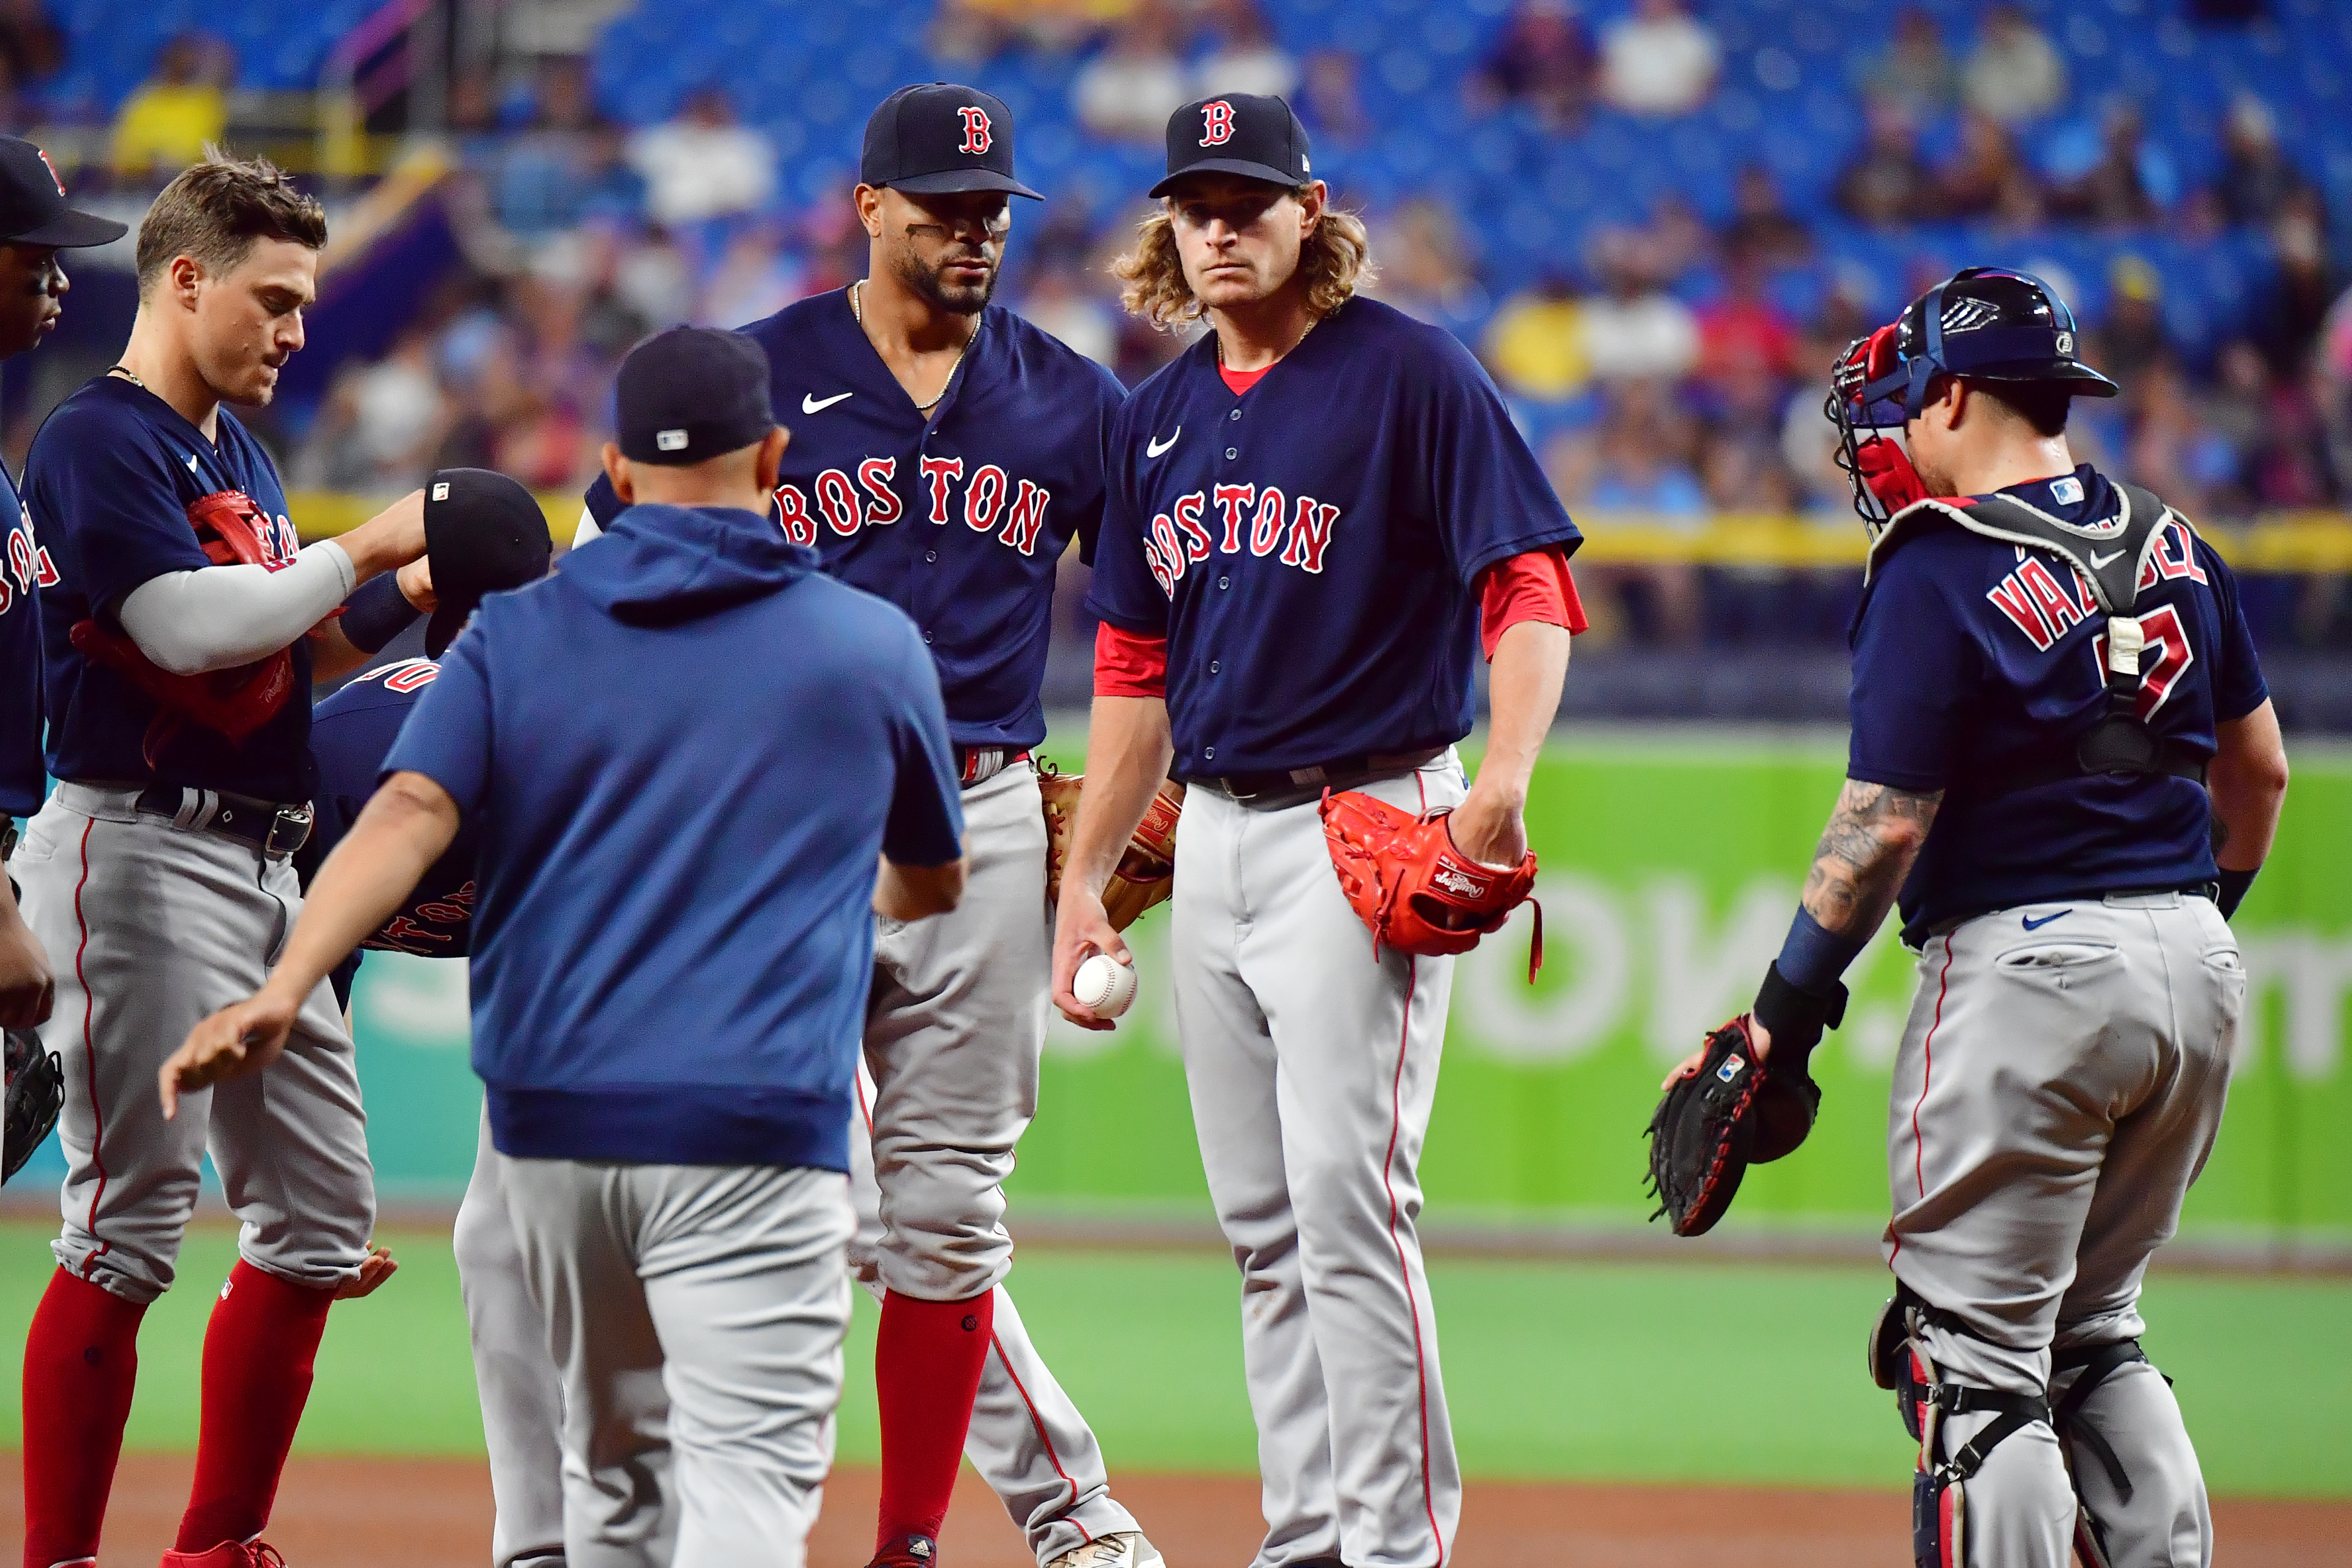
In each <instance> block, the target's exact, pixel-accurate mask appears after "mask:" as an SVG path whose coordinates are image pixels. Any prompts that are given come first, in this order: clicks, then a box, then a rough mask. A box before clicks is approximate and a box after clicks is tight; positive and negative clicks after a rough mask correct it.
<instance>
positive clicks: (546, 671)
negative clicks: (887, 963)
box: [163, 328, 964, 1568]
mask: <svg viewBox="0 0 2352 1568" xmlns="http://www.w3.org/2000/svg"><path fill="white" fill-rule="evenodd" d="M768 384H769V374H768V367H767V363H766V361H765V358H764V356H763V355H762V354H761V351H760V349H759V347H758V345H757V344H755V343H753V342H750V341H749V340H748V339H745V338H743V337H741V336H740V335H739V334H736V333H732V332H720V331H710V330H708V329H698V328H678V329H676V330H674V331H667V332H664V333H661V334H659V335H657V336H656V337H654V338H651V339H649V340H647V341H646V342H644V343H641V344H639V345H638V346H637V348H636V349H635V350H634V351H633V352H632V353H630V355H629V357H628V359H627V360H626V361H625V363H623V365H622V367H621V372H620V375H619V378H618V382H617V386H616V402H617V405H618V424H619V442H618V444H617V446H608V447H606V448H605V453H604V465H605V469H606V472H607V474H608V475H609V476H610V478H611V479H612V481H613V487H614V491H615V493H616V494H617V495H618V496H620V497H621V498H622V500H624V501H625V502H627V503H629V504H628V505H627V506H626V508H625V510H623V511H622V512H621V513H620V514H619V516H618V519H617V521H615V523H614V528H613V530H612V533H611V536H610V538H608V539H607V540H605V541H604V542H602V543H600V544H599V545H598V546H597V547H596V548H595V549H593V550H588V551H583V552H580V553H578V554H576V555H574V556H573V557H572V558H571V559H569V560H568V561H567V562H566V563H565V564H564V569H563V570H562V573H560V574H556V575H554V576H552V577H550V578H548V579H546V580H545V581H543V582H541V583H539V584H534V585H532V586H530V587H528V588H525V589H522V590H520V591H519V592H516V593H512V594H506V595H498V596H496V597H494V598H492V599H490V600H488V601H487V602H485V603H484V604H483V605H481V606H480V607H479V608H478V610H477V611H476V612H475V618H474V621H473V624H472V626H470V627H469V628H468V629H467V631H466V632H465V633H464V634H463V635H461V636H460V637H458V639H457V642H456V643H455V644H453V645H452V646H451V647H450V648H449V649H448V652H447V654H446V657H445V658H443V660H442V661H441V664H440V667H439V673H438V675H437V676H436V678H435V679H434V680H433V682H432V683H431V684H430V685H429V686H428V687H427V688H426V689H425V695H424V697H423V698H422V699H421V700H419V701H418V703H417V705H416V709H415V713H414V715H413V716H412V719H411V721H410V722H408V723H407V724H406V725H404V728H403V730H402V731H401V734H400V737H399V739H398V740H397V741H396V742H394V746H393V749H392V752H391V754H390V755H389V756H388V757H386V758H385V759H384V764H383V766H384V773H385V775H386V779H387V782H386V784H385V786H384V788H383V790H382V791H381V792H379V793H378V794H377V795H376V796H375V797H374V799H373V800H372V801H371V802H370V803H369V805H368V806H367V808H366V809H365V811H364V812H363V813H362V816H361V818H360V820H359V822H358V823H357V824H356V825H355V826H353V827H352V832H351V834H350V836H349V837H347V838H346V839H345V840H344V842H343V844H342V845H341V847H340V848H339V849H338V850H337V851H336V852H335V854H334V855H333V856H332V857H331V858H330V859H329V860H328V862H327V864H326V865H325V866H323V867H322V868H320V873H319V878H318V881H317V884H316V887H315V889H314V896H313V899H312V901H311V906H310V910H308V911H307V918H305V919H304V920H303V921H301V922H300V923H299V925H298V927H297V929H296V931H295V934H294V936H293V938H292V939H291V941H290V942H289V944H288V947H287V952H286V956H285V958H284V960H283V961H282V962H281V963H280V964H279V966H278V970H277V971H276V973H274V974H273V975H272V977H271V979H270V981H269V984H268V986H267V987H266V988H264V989H263V990H262V991H261V993H260V994H258V995H257V996H256V997H255V998H254V999H252V1000H251V1001H249V1002H247V1003H243V1004H240V1005H236V1006H233V1007H230V1008H228V1009H226V1010H224V1011H223V1012H222V1013H221V1014H219V1015H216V1016H215V1017H214V1018H213V1019H211V1020H208V1021H207V1022H206V1023H205V1024H204V1025H203V1026H200V1027H199V1028H198V1029H197V1030H196V1031H195V1032H194V1034H193V1035H192V1036H191V1037H190V1038H189V1041H188V1044H187V1045H186V1047H184V1049H183V1050H182V1051H181V1052H180V1054H179V1055H178V1057H177V1058H175V1059H174V1061H173V1063H172V1064H170V1065H168V1066H167V1067H166V1068H165V1069H164V1075H163V1089H164V1095H165V1098H166V1100H169V1099H170V1098H171V1096H172V1094H173V1091H174V1089H175V1088H177V1087H181V1086H185V1085H190V1084H195V1083H202V1082H206V1081H211V1080H212V1079H215V1078H217V1077H222V1076H226V1075H227V1074H229V1073H235V1072H247V1071H251V1070H252V1069H253V1068H254V1067H255V1066H256V1065H257V1063H259V1062H260V1061H263V1060H266V1059H267V1058H268V1056H269V1055H271V1054H272V1053H273V1052H274V1051H275V1050H276V1049H277V1048H278V1045H279V1043H280V1042H282V1041H283V1040H284V1039H285V1037H286V1036H287V1032H288V1030H289V1027H290V1026H291V1025H292V1023H293V1020H294V1018H295V1016H296V1014H297V1012H298V1009H299V1007H300V1005H301V999H302V998H303V997H304V996H306V995H308V994H310V992H311V991H312V990H313V988H314V987H315V986H316V985H317V984H318V982H319V981H320V980H321V979H323V978H324V977H325V975H326V973H327V972H328V970H329V969H330V968H331V967H332V966H333V965H334V964H335V963H338V962H340V961H341V959H342V958H343V957H344V956H345V954H346V953H348V952H349V951H350V950H351V949H352V947H353V946H354V945H356V944H357V943H358V942H360V941H362V939H364V938H365V937H367V936H368V935H370V934H371V933H373V932H378V931H382V930H383V926H384V922H385V921H386V920H387V919H389V918H391V917H392V916H393V915H394V913H395V911H396V910H399V909H400V908H401V906H402V905H403V903H404V901H405V900H406V899H407V898H408V897H409V895H410V890H411V889H412V888H413V887H414V886H415V883H416V881H417V879H418V878H419V876H420V875H421V874H423V873H424V872H425V870H426V869H427V868H428V867H430V866H431V865H432V864H433V863H435V862H436V860H438V859H439V858H440V857H442V856H443V855H444V854H446V852H447V850H448V847H449V846H450V844H451V842H452V840H453V839H454V838H455V837H456V835H457V827H458V826H459V824H460V822H461V821H463V820H466V819H467V818H474V819H477V820H478V823H479V831H480V850H479V860H478V869H477V878H478V886H479V894H480V896H479V899H478V902H477V904H476V906H475V913H474V917H473V918H474V925H475V942H474V955H473V975H472V978H473V996H474V1007H475V1020H474V1021H475V1027H474V1061H475V1066H476V1068H477V1069H478V1071H479V1072H480V1073H481V1075H482V1078H483V1079H484V1082H485V1084H486V1085H487V1088H488V1109H489V1120H490V1128H491V1134H492V1139H493V1142H494V1145H495V1149H496V1160H497V1163H498V1167H499V1171H498V1180H499V1185H500V1186H501V1188H502V1189H503V1192H504V1197H505V1207H506V1210H507V1214H508V1215H509V1221H510V1223H511V1225H512V1227H513V1230H514V1233H515V1237H516V1240H517V1242H518V1244H519V1245H520V1250H521V1255H522V1260H523V1272H524V1274H525V1276H526V1278H527V1279H528V1281H529V1291H528V1295H527V1298H526V1299H527V1300H530V1301H532V1302H535V1303H537V1306H538V1312H537V1316H538V1318H539V1320H540V1321H541V1326H542V1327H543V1329H544V1331H545V1333H546V1337H547V1344H548V1347H549V1349H550V1350H551V1352H552V1353H553V1356H554V1358H555V1361H556V1362H557V1363H558V1365H559V1366H560V1367H561V1369H562V1407H563V1459H562V1473H563V1487H564V1508H563V1512H564V1548H565V1555H566V1559H567V1560H568V1561H570V1562H572V1563H597V1564H612V1565H614V1568H620V1565H624V1564H645V1565H647V1568H652V1565H655V1564H664V1565H666V1564H670V1563H676V1564H677V1565H679V1568H722V1565H726V1568H731V1565H734V1564H740V1563H779V1564H782V1565H784V1568H798V1564H800V1563H802V1562H803V1560H804V1558H803V1551H804V1544H805V1538H806V1535H807V1531H808V1527H809V1524H810V1522H811V1521H813V1520H814V1517H815V1514H816V1509H817V1503H818V1500H819V1497H820V1495H821V1489H822V1486H823V1483H824V1475H825V1471H826V1469H827V1468H828V1466H829V1465H830V1463H831V1459H832V1447H833V1413H834V1409H835V1405H836V1404H837V1403H838V1400H839V1396H840V1390H841V1373H842V1359H841V1342H842V1336H843V1333H844V1331H845V1329H846V1327H847V1323H848V1319H849V1285H848V1280H847V1279H846V1276H845V1265H844V1258H843V1248H844V1247H845V1243H846V1242H847V1241H848V1238H849V1236H850V1233H851V1230H852V1228H853V1224H854V1222H853V1220H852V1217H851V1215H850V1208H849V1195H848V1183H847V1181H846V1180H845V1171H846V1168H847V1163H848V1149H847V1142H848V1140H847V1136H846V1134H847V1123H848V1118H849V1108H850V1084H851V1081H852V1079H853V1077H854V1074H855V1067H856V1038H857V1034H858V1025H859V1020H860V1017H861V1016H862V1014H863V1012H864V1008H865V1005H866V990H867V986H868V983H869V978H870V970H871V965H872V942H873V926H872V923H871V921H870V919H869V917H868V914H867V910H869V908H870V909H874V910H881V911H884V912H887V914H888V915H890V916H891V917H892V918H894V919H897V920H901V921H909V922H911V921H918V920H919V919H921V918H922V917H925V916H928V915H930V914H934V913H937V912H940V911H942V910H948V909H950V908H952V907H954V905H955V902H956V900H957V899H958V898H959V896H960V895H961V889H962V886H963V881H964V872H963V862H962V858H961V848H960V839H961V813H960V809H959V801H958V794H959V792H958V789H957V784H956V780H955V776H954V773H953V772H952V758H951V752H950V742H949V740H948V733H947V726H946V721H945V717H944V715H943V713H942V711H941V709H940V695H939V682H938V678H937V676H936V675H934V673H933V672H932V668H931V661H930V659H929V657H928V656H927V654H926V651H925V649H924V647H923V646H922V644H921V642H920V641H919V637H918V635H917V633H916V631H915V628H914V627H913V626H911V625H910V624H909V623H908V620H907V618H906V617H905V616H902V615H901V614H899V613H898V611H897V610H895V609H893V608H891V607H890V606H888V605H884V604H882V603H880V602H879V601H877V600H876V599H875V598H873V597H872V596H871V595H865V594H861V593H857V592H856V591H854V590H852V589H849V588H846V587H844V586H843V585H841V584H837V583H835V582H833V581H831V580H829V579H828V578H826V577H825V576H824V574H822V573H820V572H818V571H817V569H816V568H817V562H816V556H815V553H814V552H813V551H811V550H809V549H807V548H806V547H804V546H800V545H795V544H793V543H792V542H790V541H788V540H785V539H783V538H782V537H780V536H779V535H778V534H777V533H776V531H775V529H774V527H773V525H772V523H771V522H770V521H769V520H768V518H767V517H766V515H765V510H766V507H767V504H768V499H769V495H770V492H771V491H772V489H773V488H774V485H775V481H776V468H777V464H778V462H779V460H780V459H781V458H782V452H783V449H784V444H785V437H784V433H783V431H782V430H781V429H779V428H777V426H776V423H775V419H774V416H773V414H772V412H771V405H770V402H769V395H768ZM779 647H788V648H790V649H792V653H793V657H791V658H775V657H773V653H774V650H775V649H777V648H779ZM583 661H585V664H586V666H587V667H589V668H599V669H613V670H626V671H629V672H630V674H629V678H628V679H627V680H626V681H625V682H614V683H610V684H608V685H606V686H604V687H602V688H600V689H589V690H583V689H582V687H581V684H580V682H579V679H578V671H579V669H580V668H583ZM600 691H601V693H602V694H601V695H599V692H600ZM746 713H758V714H761V715H763V716H766V717H767V718H768V719H769V720H770V721H771V722H770V723H767V724H763V725H761V726H758V727H755V728H751V729H747V728H746V727H745V726H744V724H743V715H745V714H746ZM877 858H878V859H879V864H880V866H881V874H880V879H879V882H878V884H877V877H876V867H877Z"/></svg>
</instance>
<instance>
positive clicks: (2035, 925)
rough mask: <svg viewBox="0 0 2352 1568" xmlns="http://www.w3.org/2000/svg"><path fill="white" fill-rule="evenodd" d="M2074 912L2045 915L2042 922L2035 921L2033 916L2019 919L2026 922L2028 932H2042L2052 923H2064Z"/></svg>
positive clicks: (2060, 911)
mask: <svg viewBox="0 0 2352 1568" xmlns="http://www.w3.org/2000/svg"><path fill="white" fill-rule="evenodd" d="M2073 913H2074V910H2059V911H2058V912H2057V913H2056V914H2054V915H2043V916H2042V918H2041V919H2040V920H2035V919H2034V918H2033V917H2032V915H2020V916H2019V917H2018V918H2019V919H2020V920H2021V921H2024V922H2025V929H2026V930H2028V931H2040V930H2041V929H2042V927H2043V926H2046V925H2048V924H2049V923H2050V922H2051V921H2063V920H2064V919H2065V918H2066V917H2067V916H2068V915H2071V914H2073Z"/></svg>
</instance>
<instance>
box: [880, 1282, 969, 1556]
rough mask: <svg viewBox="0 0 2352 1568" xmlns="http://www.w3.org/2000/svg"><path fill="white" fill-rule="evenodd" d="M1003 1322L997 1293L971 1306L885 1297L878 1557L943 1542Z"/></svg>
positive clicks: (882, 1336)
mask: <svg viewBox="0 0 2352 1568" xmlns="http://www.w3.org/2000/svg"><path fill="white" fill-rule="evenodd" d="M995 1322H996V1292H995V1291H993V1290H991V1291H990V1292H989V1293H988V1294H986V1295H985V1296H975V1297H973V1298H972V1299H971V1300H969V1301H918V1300H915V1299H914V1298H913V1297H911V1296H901V1295H899V1294H898V1292H897V1291H896V1290H893V1291H891V1292H890V1293H889V1294H888V1295H887V1296H885V1297H884V1298H883V1299H882V1328H881V1331H880V1334H879V1335H878V1337H877V1339H876V1341H875V1343H874V1385H875V1389H876V1391H877V1393H878V1394H880V1396H881V1405H882V1510H881V1521H880V1524H879V1526H878V1528H877V1530H876V1531H875V1546H874V1550H875V1552H876V1553H877V1555H879V1554H880V1553H882V1552H888V1551H890V1550H892V1549H893V1548H895V1547H897V1546H898V1544H899V1542H902V1541H903V1540H905V1539H906V1537H908V1536H909V1535H920V1536H924V1537H926V1538H928V1539H929V1540H932V1541H937V1540H938V1539H939V1535H940V1526H941V1525H942V1524H944V1523H946V1522H947V1517H948V1499H949V1497H950V1495H951V1494H952V1493H953V1492H954V1491H955V1479H956V1467H957V1466H958V1465H959V1464H961V1462H962V1460H963V1439H964V1433H965V1431H966V1430H967V1429H968V1428H969V1427H970V1426H971V1402H972V1396H973V1395H975V1394H978V1393H979V1392H980V1373H981V1368H982V1366H983V1365H985V1364H986V1363H987V1361H988V1337H989V1333H990V1331H991V1330H992V1328H993V1327H994V1325H995Z"/></svg>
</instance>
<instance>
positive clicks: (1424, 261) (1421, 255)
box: [1371, 196, 1486, 326]
mask: <svg viewBox="0 0 2352 1568" xmlns="http://www.w3.org/2000/svg"><path fill="white" fill-rule="evenodd" d="M1377 233H1378V238H1377V241H1376V247H1375V248H1376V250H1377V252H1378V254H1379V256H1380V258H1381V272H1380V278H1379V279H1378V280H1377V281H1376V282H1375V283H1374V285H1373V287H1372V289H1371V292H1372V293H1373V295H1374V296H1375V297H1376V298H1378V299H1381V300H1386V301H1387V302H1388V303H1389V304H1391V305H1393V306H1395V307H1396V308H1397V309H1398V310H1402V311H1403V312H1404V313H1405V314H1407V315H1409V316H1412V317H1414V318H1416V319H1418V320H1420V321H1428V322H1431V323H1433V324H1434V325H1438V326H1447V325H1451V324H1453V323H1454V322H1456V321H1461V320H1463V319H1464V318H1465V317H1471V316H1475V315H1476V314H1477V313H1478V312H1479V311H1481V310H1484V309H1485V308H1486V290H1485V289H1481V288H1479V286H1478V278H1477V274H1476V273H1475V271H1473V270H1472V268H1471V266H1470V262H1469V258H1467V257H1466V256H1465V255H1464V254H1463V249H1462V231H1461V227H1460V226H1459V225H1458V224H1456V222H1455V221H1454V209H1453V208H1451V207H1449V206H1447V205H1445V204H1444V202H1441V201H1438V200H1436V199H1435V198H1433V197H1431V196H1415V197H1413V198H1412V200H1411V201H1409V202H1406V203H1405V204H1404V205H1402V206H1401V207H1399V208H1397V210H1396V212H1395V214H1394V216H1391V217H1390V218H1389V219H1388V220H1387V221H1386V222H1384V223H1381V224H1380V225H1378V226H1377Z"/></svg>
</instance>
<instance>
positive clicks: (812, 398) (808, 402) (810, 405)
mask: <svg viewBox="0 0 2352 1568" xmlns="http://www.w3.org/2000/svg"><path fill="white" fill-rule="evenodd" d="M856 395H857V394H856V393H854V392H836V393H835V394H834V395H832V396H831V397H819V396H817V395H815V394H814V393H811V392H803V393H802V394H801V412H802V413H803V414H822V413H824V411H825V410H826V409H828V408H830V407H832V406H833V405H835V404H836V403H838V402H840V401H841V400H842V399H843V398H845V397H855V396H856Z"/></svg>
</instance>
